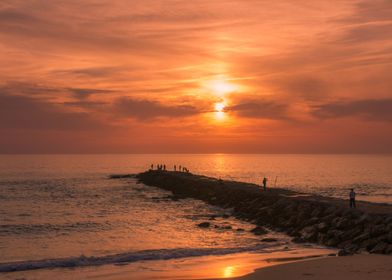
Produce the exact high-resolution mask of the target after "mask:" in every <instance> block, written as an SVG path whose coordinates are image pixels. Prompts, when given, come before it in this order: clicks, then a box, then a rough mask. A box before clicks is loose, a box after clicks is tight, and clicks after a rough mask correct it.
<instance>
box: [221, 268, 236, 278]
mask: <svg viewBox="0 0 392 280" xmlns="http://www.w3.org/2000/svg"><path fill="white" fill-rule="evenodd" d="M234 272H235V266H226V267H225V268H224V269H223V277H224V278H229V277H233V276H234Z"/></svg>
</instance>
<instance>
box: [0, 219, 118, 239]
mask: <svg viewBox="0 0 392 280" xmlns="http://www.w3.org/2000/svg"><path fill="white" fill-rule="evenodd" d="M111 227H112V226H111V225H110V224H109V222H106V223H96V222H90V221H88V222H76V223H65V224H49V223H45V224H5V225H0V236H2V235H6V236H7V235H9V234H16V235H17V234H42V233H48V232H57V233H60V232H64V233H67V232H72V231H90V232H91V231H100V230H104V229H110V228H111Z"/></svg>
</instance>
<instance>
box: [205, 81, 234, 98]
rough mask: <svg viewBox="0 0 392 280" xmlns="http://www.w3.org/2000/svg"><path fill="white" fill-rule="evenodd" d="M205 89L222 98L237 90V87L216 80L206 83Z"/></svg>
mask: <svg viewBox="0 0 392 280" xmlns="http://www.w3.org/2000/svg"><path fill="white" fill-rule="evenodd" d="M207 88H208V89H209V90H210V91H211V92H212V93H213V94H215V95H217V96H220V97H222V96H224V95H225V94H228V93H231V92H234V91H236V90H237V86H236V85H234V84H232V83H230V82H228V81H227V80H226V79H217V80H212V81H209V82H207Z"/></svg>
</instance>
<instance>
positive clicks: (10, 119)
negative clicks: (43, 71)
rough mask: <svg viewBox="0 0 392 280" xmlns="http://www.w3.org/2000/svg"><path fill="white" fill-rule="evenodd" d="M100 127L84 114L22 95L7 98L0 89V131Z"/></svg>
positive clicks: (91, 128) (88, 128)
mask: <svg viewBox="0 0 392 280" xmlns="http://www.w3.org/2000/svg"><path fill="white" fill-rule="evenodd" d="M102 127H104V125H103V124H102V123H100V122H99V121H98V120H96V119H93V118H91V117H90V116H89V115H88V114H87V113H81V112H68V111H66V110H65V109H64V108H62V107H60V106H57V105H55V104H51V103H49V102H44V101H40V100H38V99H33V98H30V97H26V96H11V95H6V94H3V93H2V92H1V90H0V129H10V130H14V129H23V130H26V129H27V130H72V131H80V130H94V129H99V128H102Z"/></svg>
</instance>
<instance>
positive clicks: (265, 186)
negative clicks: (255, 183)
mask: <svg viewBox="0 0 392 280" xmlns="http://www.w3.org/2000/svg"><path fill="white" fill-rule="evenodd" d="M267 181H268V179H267V178H266V177H264V179H263V190H265V191H266V190H267Z"/></svg>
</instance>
